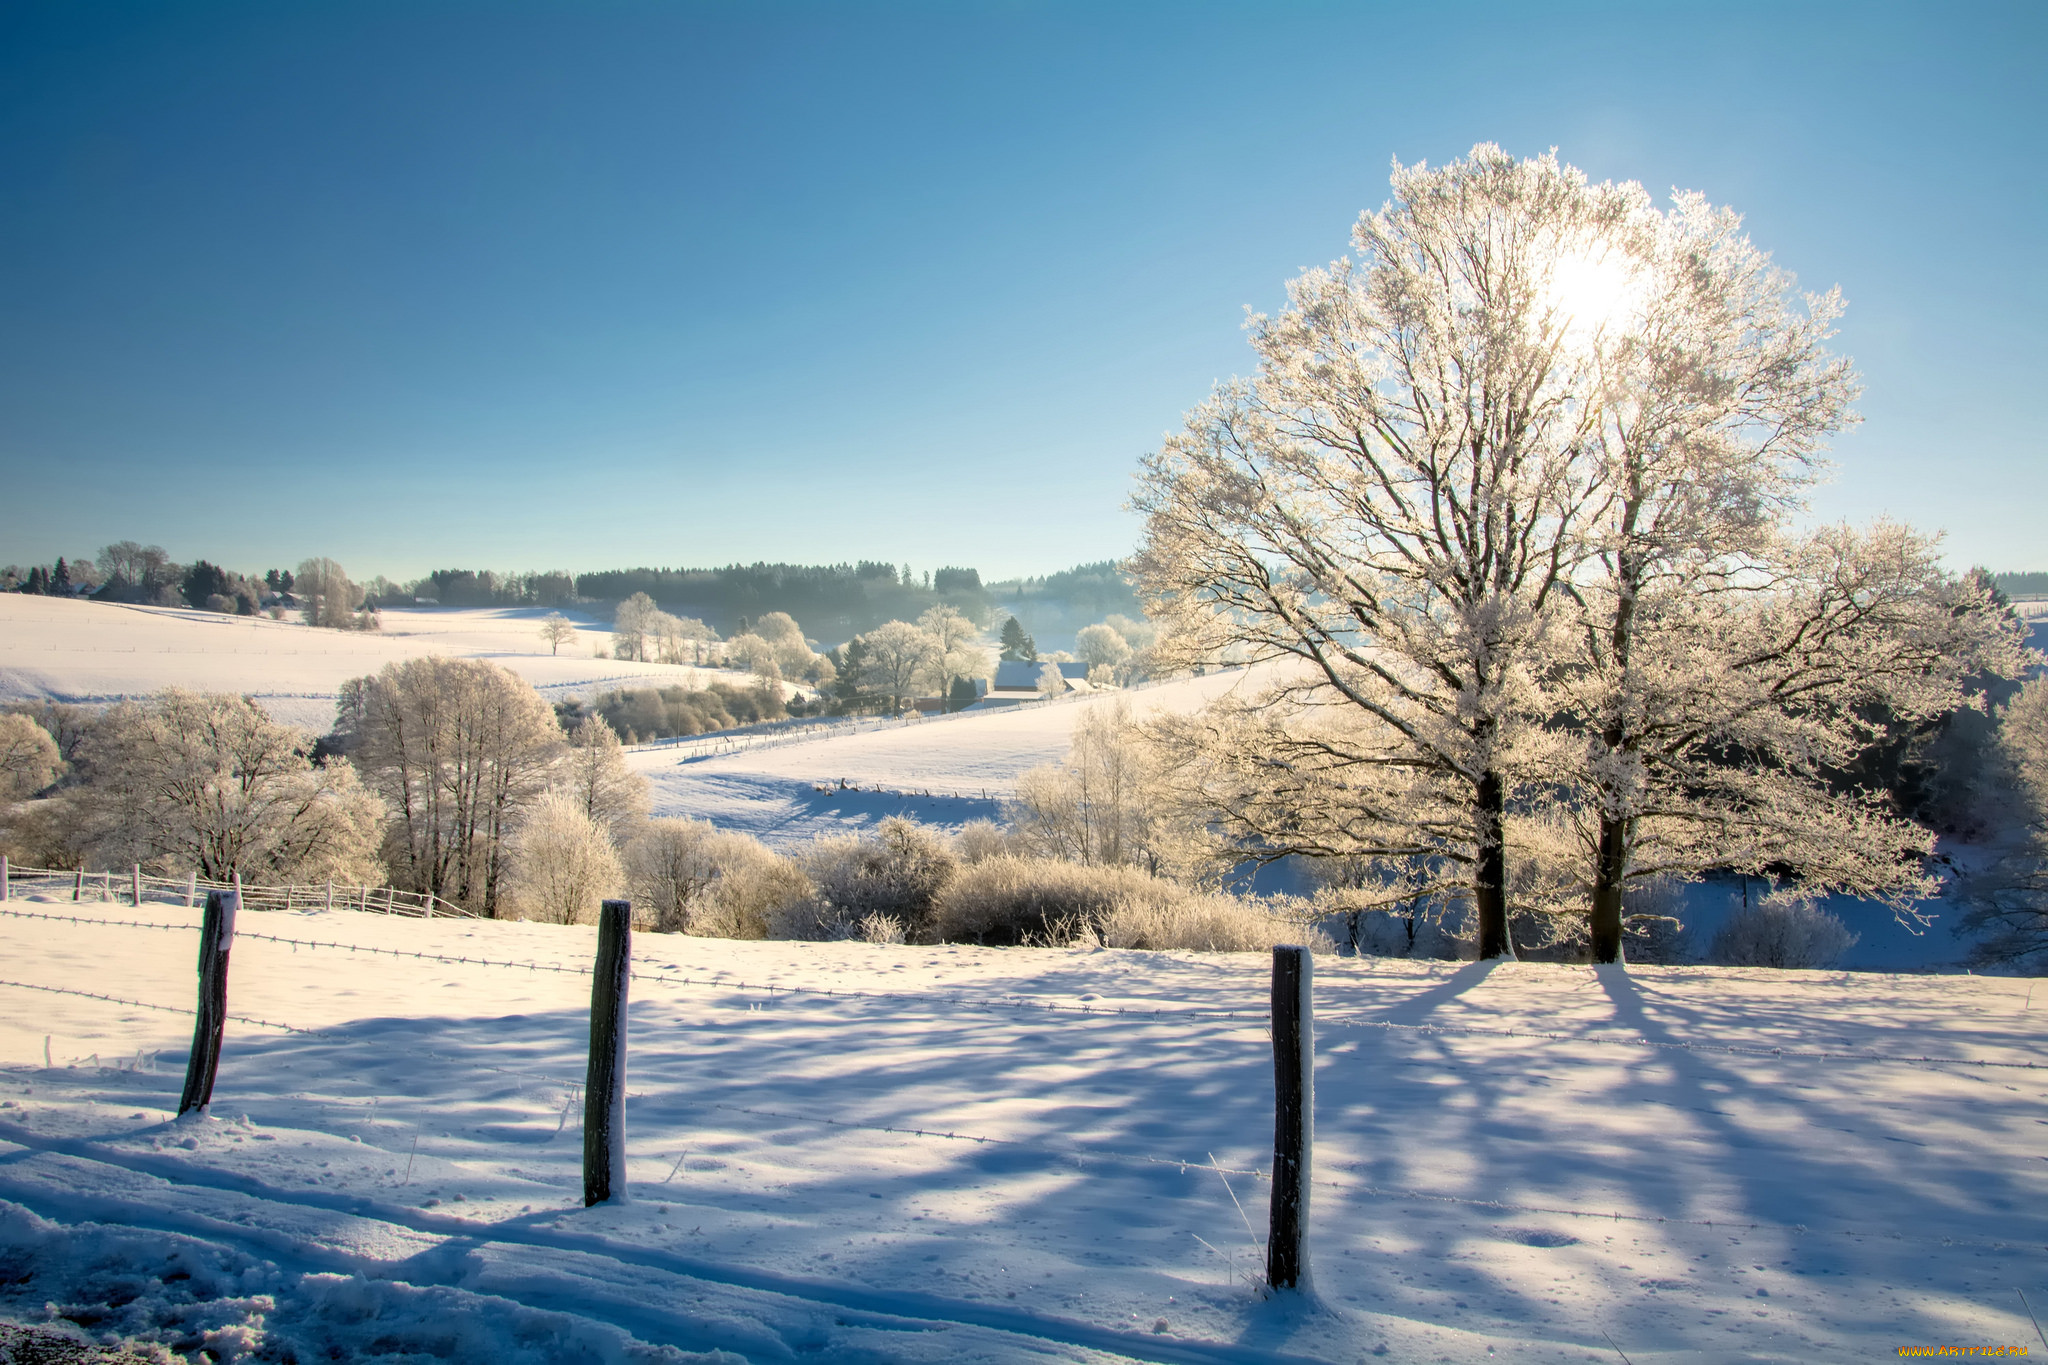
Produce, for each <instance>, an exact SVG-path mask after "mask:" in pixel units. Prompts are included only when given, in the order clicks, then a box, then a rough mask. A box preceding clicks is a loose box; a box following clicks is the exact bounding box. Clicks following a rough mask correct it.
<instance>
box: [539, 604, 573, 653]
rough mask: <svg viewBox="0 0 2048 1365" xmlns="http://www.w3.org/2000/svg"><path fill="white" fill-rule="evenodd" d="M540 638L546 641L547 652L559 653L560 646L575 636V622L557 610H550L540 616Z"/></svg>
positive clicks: (560, 650)
mask: <svg viewBox="0 0 2048 1365" xmlns="http://www.w3.org/2000/svg"><path fill="white" fill-rule="evenodd" d="M540 638H541V639H543V640H545V641H547V644H548V653H550V654H560V653H561V652H562V646H563V645H565V644H567V643H568V642H569V641H571V640H573V639H575V638H576V623H575V622H574V621H571V620H570V619H569V618H568V617H566V616H564V615H562V613H560V612H558V611H551V612H549V613H548V614H547V615H546V616H543V617H542V618H541V621H540Z"/></svg>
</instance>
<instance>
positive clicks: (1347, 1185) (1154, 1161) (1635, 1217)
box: [0, 980, 2048, 1250]
mask: <svg viewBox="0 0 2048 1365" xmlns="http://www.w3.org/2000/svg"><path fill="white" fill-rule="evenodd" d="M0 986H15V987H19V988H22V989H25V990H35V991H47V992H50V993H53V994H59V995H76V996H83V997H85V998H87V999H92V1000H101V1001H107V1002H110V1003H114V1004H123V1005H135V1006H139V1007H141V1008H143V1009H153V1010H161V1011H164V1012H166V1013H171V1014H196V1013H197V1011H196V1010H193V1009H187V1008H184V1007H181V1006H176V1005H156V1004H151V1003H150V1002H148V1001H143V1000H125V999H121V998H119V997H116V996H110V995H101V994H99V993H97V992H93V991H80V990H74V989H71V988H68V987H62V986H40V985H35V984H33V983H30V982H21V981H6V980H0ZM227 1018H228V1019H229V1020H231V1021H233V1022H236V1023H245V1024H258V1025H262V1026H263V1027H266V1028H274V1029H279V1030H282V1031H284V1032H286V1033H292V1034H299V1035H304V1036H312V1035H314V1034H316V1033H318V1032H320V1031H319V1030H316V1029H307V1028H300V1027H296V1026H294V1025H291V1024H280V1023H275V1022H273V1021H270V1020H265V1019H253V1018H249V1017H247V1016H243V1015H232V1014H231V1015H228V1016H227ZM327 1041H329V1042H333V1043H341V1044H343V1045H352V1046H358V1047H381V1046H382V1043H381V1042H380V1041H379V1040H376V1039H369V1038H339V1037H330V1038H329V1039H328V1040H327ZM407 1050H408V1052H410V1053H412V1054H414V1055H419V1056H427V1057H433V1058H436V1059H438V1060H441V1061H448V1062H454V1063H458V1064H460V1065H463V1066H469V1067H473V1068H476V1069H479V1070H483V1071H491V1072H497V1073H499V1074H502V1075H509V1076H516V1077H519V1078H521V1079H525V1080H530V1081H531V1080H538V1081H543V1082H545V1083H546V1084H548V1085H550V1086H561V1087H567V1088H568V1089H570V1090H571V1091H572V1092H575V1091H579V1090H581V1088H582V1085H583V1083H582V1082H581V1081H574V1080H569V1079H566V1078H564V1077H560V1076H550V1075H546V1074H544V1073H541V1072H535V1071H527V1070H524V1069H515V1068H511V1067H500V1066H492V1065H489V1064H487V1063H482V1062H477V1061H474V1060H473V1059H470V1058H466V1057H455V1056H452V1055H450V1054H447V1053H442V1052H436V1051H433V1050H432V1049H428V1048H421V1047H416V1046H414V1047H409V1048H408V1049H407ZM627 1098H628V1099H647V1098H650V1095H649V1093H648V1092H646V1091H637V1092H628V1095H627ZM571 1102H572V1103H573V1093H572V1098H571ZM701 1107H702V1108H706V1109H713V1110H720V1111H724V1112H727V1113H737V1114H746V1115H749V1116H752V1117H756V1118H768V1119H774V1120H776V1121H777V1122H784V1123H791V1122H793V1123H806V1124H813V1125H816V1126H819V1127H829V1128H845V1129H857V1130H862V1131H868V1132H877V1133H884V1134H889V1135H892V1136H897V1137H916V1138H920V1139H926V1140H935V1141H945V1142H967V1143H974V1144H976V1145H977V1146H990V1145H993V1146H1001V1147H1014V1148H1018V1149H1020V1150H1025V1151H1035V1152H1042V1153H1044V1154H1046V1155H1049V1156H1055V1157H1058V1158H1060V1159H1062V1160H1070V1161H1073V1162H1074V1163H1075V1166H1076V1169H1077V1170H1079V1169H1080V1166H1081V1163H1083V1162H1087V1161H1105V1162H1111V1163H1118V1164H1126V1165H1140V1166H1153V1167H1158V1166H1171V1167H1174V1168H1176V1169H1178V1170H1180V1171H1182V1172H1186V1171H1216V1172H1218V1173H1221V1174H1224V1175H1241V1176H1249V1177H1251V1178H1253V1179H1257V1180H1266V1181H1270V1180H1271V1179H1272V1173H1271V1172H1270V1171H1264V1170H1260V1169H1259V1168H1257V1167H1235V1166H1224V1165H1222V1164H1221V1163H1219V1162H1217V1161H1215V1160H1214V1159H1213V1158H1211V1159H1210V1160H1209V1161H1196V1160H1191V1159H1188V1158H1185V1157H1174V1156H1162V1155H1152V1154H1148V1153H1141V1152H1125V1151H1118V1150H1116V1149H1113V1148H1102V1147H1090V1146H1083V1145H1079V1144H1064V1145H1060V1144H1053V1143H1046V1142H1037V1141H1032V1140H1030V1139H1022V1138H998V1137H989V1136H987V1135H985V1134H978V1133H962V1132H960V1131H959V1130H958V1129H957V1128H952V1129H945V1130H941V1129H940V1128H938V1127H936V1126H933V1127H930V1128H926V1127H922V1126H915V1127H913V1126H908V1125H896V1124H876V1123H863V1122H861V1121H859V1120H854V1119H840V1118H834V1117H830V1116H827V1115H821V1114H803V1113H791V1112H787V1111H781V1110H772V1109H761V1108H757V1107H754V1106H749V1105H739V1104H728V1103H725V1102H722V1101H705V1102H702V1104H701ZM1083 1174H1085V1172H1083ZM1310 1184H1312V1185H1320V1186H1322V1187H1324V1188H1326V1189H1331V1190H1338V1191H1342V1192H1345V1193H1348V1194H1354V1195H1364V1196H1367V1197H1371V1198H1379V1199H1400V1200H1408V1201H1411V1202H1416V1201H1420V1202H1430V1203H1440V1204H1450V1205H1454V1206H1457V1207H1461V1208H1475V1209H1485V1210H1488V1211H1492V1212H1498V1213H1517V1214H1538V1215H1551V1216H1556V1217H1564V1218H1580V1219H1591V1220H1596V1221H1601V1222H1618V1223H1639V1224H1650V1223H1670V1224H1677V1225H1681V1226H1691V1227H1706V1228H1715V1227H1719V1228H1747V1229H1750V1230H1752V1231H1754V1230H1759V1229H1762V1230H1767V1231H1773V1232H1779V1233H1788V1234H1804V1233H1820V1234H1823V1235H1830V1236H1841V1237H1881V1238H1885V1239H1888V1240H1892V1241H1910V1242H1916V1243H1920V1244H1922V1245H1933V1246H1972V1247H1983V1248H1992V1249H2002V1248H2007V1247H2012V1246H2027V1247H2029V1248H2031V1247H2032V1246H2033V1244H2032V1243H2028V1242H2010V1241H1984V1240H1981V1239H1968V1238H1959V1237H1939V1238H1933V1237H1916V1236H1911V1235H1908V1234H1904V1233H1898V1232H1892V1231H1882V1232H1879V1231H1871V1230H1868V1229H1859V1228H1830V1227H1814V1226H1811V1225H1807V1224H1797V1223H1795V1224H1783V1223H1763V1222H1758V1221H1755V1220H1743V1219H1739V1218H1734V1219H1713V1218H1680V1217H1671V1216H1668V1215H1656V1214H1637V1213H1622V1212H1620V1211H1619V1210H1611V1211H1608V1212H1601V1211H1599V1210H1594V1209H1574V1208H1564V1207H1558V1206H1550V1205H1540V1204H1517V1203H1512V1202H1509V1201H1506V1200H1495V1199H1468V1198H1465V1197H1463V1196H1460V1195H1451V1194H1442V1193H1437V1192H1434V1191H1428V1190H1408V1189H1400V1188H1395V1187H1388V1186H1379V1185H1370V1184H1365V1183H1362V1182H1358V1181H1350V1180H1331V1179H1329V1178H1328V1177H1325V1176H1318V1177H1313V1178H1312V1179H1311V1180H1310ZM2042 1249H2043V1250H2048V1246H2044V1247H2043V1248H2042Z"/></svg>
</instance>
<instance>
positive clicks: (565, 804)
mask: <svg viewBox="0 0 2048 1365" xmlns="http://www.w3.org/2000/svg"><path fill="white" fill-rule="evenodd" d="M509 852H510V854H511V857H510V859H509V860H508V867H507V870H506V879H505V882H506V885H505V898H506V899H507V900H508V901H509V902H510V903H511V904H512V906H513V907H514V908H515V909H516V910H517V911H518V912H519V914H520V915H521V917H523V918H525V919H537V920H543V921H545V922H547V923H549V924H583V923H589V922H592V921H594V920H596V918H597V906H598V902H599V901H601V900H603V899H605V897H607V896H617V895H618V894H619V893H620V892H621V891H623V890H624V883H625V874H624V872H623V870H622V869H621V868H620V866H619V855H618V852H617V850H615V849H614V848H613V847H612V840H611V835H609V834H607V833H606V832H605V829H604V826H602V825H600V824H599V823H598V822H597V821H595V820H593V819H591V818H590V816H589V815H588V814H587V813H586V812H585V811H584V809H583V806H582V804H581V803H580V802H578V801H577V799H576V797H575V795H574V794H572V793H570V792H567V791H553V792H549V793H548V794H547V795H546V796H544V797H542V798H541V799H540V801H539V802H538V803H536V805H535V806H534V808H533V812H532V814H530V815H529V816H527V818H526V823H525V824H523V825H521V826H520V828H519V832H518V833H517V834H515V835H513V836H512V842H511V847H510V849H509Z"/></svg>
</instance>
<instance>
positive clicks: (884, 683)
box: [860, 621, 939, 713]
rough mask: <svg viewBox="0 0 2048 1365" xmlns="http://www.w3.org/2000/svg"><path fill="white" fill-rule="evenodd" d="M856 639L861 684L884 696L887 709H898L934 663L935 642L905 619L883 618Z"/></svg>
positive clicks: (936, 643) (929, 671)
mask: <svg viewBox="0 0 2048 1365" xmlns="http://www.w3.org/2000/svg"><path fill="white" fill-rule="evenodd" d="M860 639H861V644H862V646H863V655H862V659H861V683H862V685H863V686H864V687H866V688H868V689H869V690H871V691H874V692H878V693H880V694H881V695H883V696H886V697H887V698H888V699H889V710H890V712H891V713H894V712H897V711H901V710H902V709H903V702H904V700H905V698H907V697H910V696H911V695H912V694H914V693H915V692H916V690H917V687H918V684H919V683H920V682H921V681H923V680H924V679H925V678H926V677H927V676H928V675H929V674H930V673H931V672H932V670H933V668H934V667H935V666H936V665H937V663H938V660H939V647H938V642H937V641H936V640H934V639H933V638H932V637H931V636H930V635H929V634H927V633H926V632H924V631H922V630H919V629H918V628H917V627H916V626H913V625H911V624H910V623H909V622H908V621H884V622H883V623H882V624H881V625H879V626H876V627H875V628H874V629H873V630H871V631H869V632H868V633H867V634H865V635H863V636H861V637H860Z"/></svg>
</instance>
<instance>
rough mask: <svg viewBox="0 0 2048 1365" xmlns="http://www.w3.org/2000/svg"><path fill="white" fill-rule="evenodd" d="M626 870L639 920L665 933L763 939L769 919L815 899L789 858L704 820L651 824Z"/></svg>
mask: <svg viewBox="0 0 2048 1365" xmlns="http://www.w3.org/2000/svg"><path fill="white" fill-rule="evenodd" d="M624 862H625V867H626V881H627V886H628V888H629V894H630V895H631V896H632V899H633V908H634V914H635V918H636V919H638V920H639V921H640V922H641V923H642V924H643V925H645V926H646V927H648V928H651V929H654V930H656V931H658V932H661V933H688V934H697V935H699V936H701V937H705V938H765V937H766V936H767V934H768V915H769V912H770V911H780V910H781V909H782V908H783V907H784V906H787V905H789V904H792V903H800V902H803V901H806V900H807V899H808V898H809V896H810V892H811V886H810V881H809V879H808V878H806V877H805V876H804V875H803V873H802V871H801V870H800V869H798V868H797V866H796V865H795V863H793V862H791V861H790V860H789V859H788V858H785V857H782V856H781V855H779V854H776V853H773V852H771V851H770V850H769V849H767V848H766V847H764V846H763V845H762V844H761V842H760V841H759V840H757V839H754V838H752V837H750V836H748V835H745V834H741V833H738V832H737V831H734V830H720V829H715V828H713V827H712V826H711V825H710V824H709V823H708V822H706V821H703V820H653V821H649V822H648V824H647V825H646V826H645V827H644V828H643V829H642V830H641V832H640V833H639V835H638V836H636V837H635V838H634V840H633V842H632V843H630V844H628V845H627V846H626V850H625V856H624Z"/></svg>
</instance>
